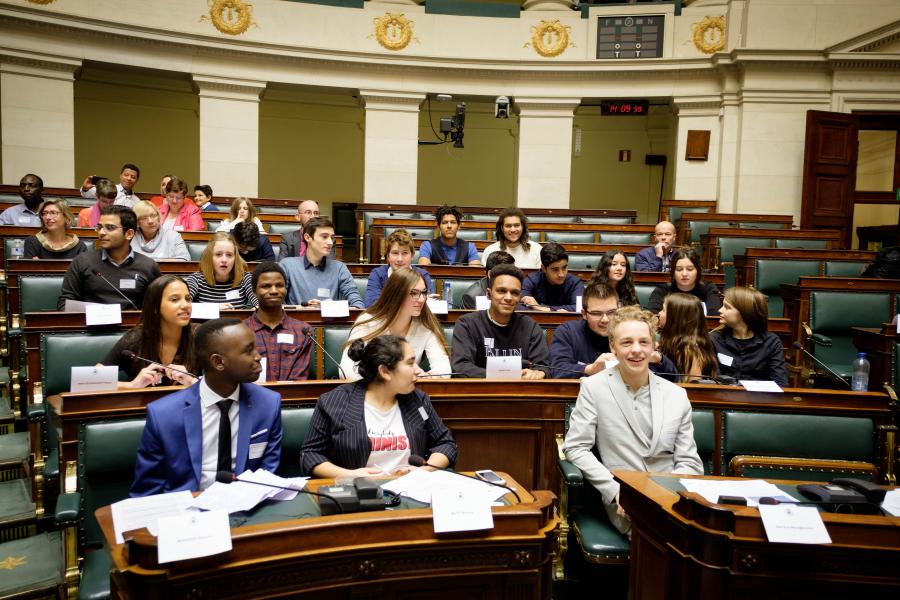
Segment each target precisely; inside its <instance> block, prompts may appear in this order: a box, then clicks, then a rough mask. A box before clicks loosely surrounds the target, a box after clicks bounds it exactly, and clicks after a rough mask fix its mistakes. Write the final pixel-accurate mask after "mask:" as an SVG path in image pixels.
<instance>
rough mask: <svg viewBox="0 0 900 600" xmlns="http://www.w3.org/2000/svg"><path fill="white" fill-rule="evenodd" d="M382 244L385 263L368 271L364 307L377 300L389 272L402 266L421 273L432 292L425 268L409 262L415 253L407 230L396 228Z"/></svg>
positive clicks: (431, 292) (431, 285) (429, 290)
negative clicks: (384, 252) (385, 252)
mask: <svg viewBox="0 0 900 600" xmlns="http://www.w3.org/2000/svg"><path fill="white" fill-rule="evenodd" d="M384 245H385V248H387V256H386V259H387V264H386V265H381V266H379V267H375V268H374V269H372V272H371V273H369V281H368V282H367V284H366V308H369V307H370V306H372V305H373V304H375V301H376V300H378V296H380V295H381V290H383V289H384V285H385V284H386V283H387V280H388V278H389V277H390V276H391V274H392V273H393V272H394V271H396V270H398V269H402V268H403V267H410V268H411V269H413V270H415V271H416V273H418V274H419V275H421V276H422V279H423V280H424V281H425V288H426V289H427V290H428V293H429V294H434V282H433V281H432V280H431V275H429V274H428V272H427V271H425V269H422V268H421V267H416V266H413V265H412V264H411V263H412V258H413V255H414V254H415V253H416V246H415V244H414V243H413V239H412V236H411V235H409V232H408V231H406V230H405V229H398V230H397V231H395V232H393V233H392V234H391V235H389V236H388V238H387V240H385V244H384Z"/></svg>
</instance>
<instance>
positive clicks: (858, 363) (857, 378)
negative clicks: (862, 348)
mask: <svg viewBox="0 0 900 600" xmlns="http://www.w3.org/2000/svg"><path fill="white" fill-rule="evenodd" d="M850 388H851V389H852V390H853V391H854V392H868V391H869V361H868V360H866V353H865V352H860V353H858V354H857V355H856V360H854V361H853V378H852V379H851V380H850Z"/></svg>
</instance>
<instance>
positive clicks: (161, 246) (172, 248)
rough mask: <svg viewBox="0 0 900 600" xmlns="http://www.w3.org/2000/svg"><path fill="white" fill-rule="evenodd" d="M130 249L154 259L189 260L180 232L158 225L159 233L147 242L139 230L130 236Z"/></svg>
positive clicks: (189, 256)
mask: <svg viewBox="0 0 900 600" xmlns="http://www.w3.org/2000/svg"><path fill="white" fill-rule="evenodd" d="M131 249H132V250H134V251H135V252H140V253H141V254H145V255H147V256H149V257H150V258H152V259H155V260H162V259H175V260H191V254H190V252H188V249H187V245H186V244H185V243H184V240H183V239H182V238H181V234H180V233H178V232H177V231H175V230H172V229H166V228H164V227H160V229H159V233H157V234H156V237H155V238H153V239H152V240H150V241H149V242H147V241H145V240H144V234H142V233H141V232H140V230H138V231H136V232H135V234H134V237H133V238H131Z"/></svg>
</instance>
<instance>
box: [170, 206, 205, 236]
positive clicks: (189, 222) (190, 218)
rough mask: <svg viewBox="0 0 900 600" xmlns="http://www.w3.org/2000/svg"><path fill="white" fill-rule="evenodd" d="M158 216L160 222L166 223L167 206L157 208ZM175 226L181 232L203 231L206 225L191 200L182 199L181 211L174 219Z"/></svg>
mask: <svg viewBox="0 0 900 600" xmlns="http://www.w3.org/2000/svg"><path fill="white" fill-rule="evenodd" d="M159 214H160V217H161V219H162V222H163V223H165V222H166V218H168V215H169V205H168V204H165V203H164V204H163V205H162V206H160V207H159ZM175 226H176V227H181V228H182V231H205V230H206V224H205V223H204V222H203V215H202V214H201V212H200V209H199V208H197V205H196V204H194V202H193V201H192V200H189V199H187V198H185V199H184V204H183V205H182V206H181V211H180V212H179V213H178V216H177V217H175Z"/></svg>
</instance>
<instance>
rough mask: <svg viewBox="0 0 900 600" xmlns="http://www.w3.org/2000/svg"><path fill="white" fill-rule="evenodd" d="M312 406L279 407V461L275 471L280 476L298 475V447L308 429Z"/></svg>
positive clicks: (301, 444) (301, 443)
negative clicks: (280, 436) (280, 433)
mask: <svg viewBox="0 0 900 600" xmlns="http://www.w3.org/2000/svg"><path fill="white" fill-rule="evenodd" d="M312 414H313V409H312V408H283V409H281V429H282V431H283V432H284V435H283V437H282V439H281V463H280V464H279V465H278V470H277V471H276V473H277V474H278V475H280V476H282V477H299V476H300V447H301V446H303V441H304V440H305V439H306V432H307V431H309V420H310V419H311V418H312Z"/></svg>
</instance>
